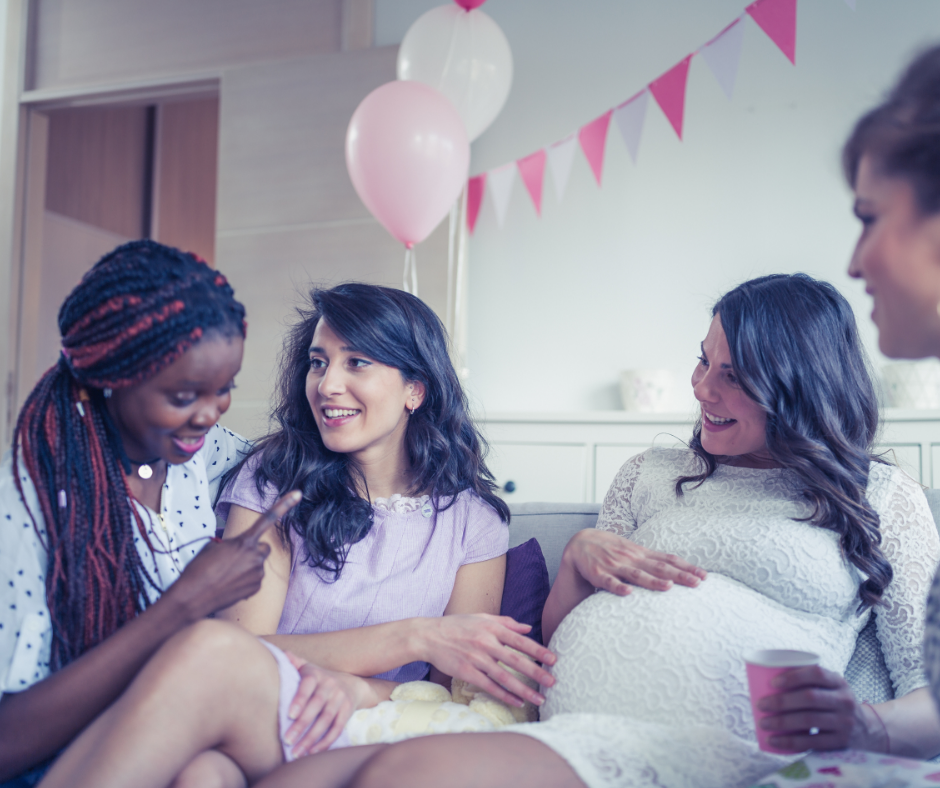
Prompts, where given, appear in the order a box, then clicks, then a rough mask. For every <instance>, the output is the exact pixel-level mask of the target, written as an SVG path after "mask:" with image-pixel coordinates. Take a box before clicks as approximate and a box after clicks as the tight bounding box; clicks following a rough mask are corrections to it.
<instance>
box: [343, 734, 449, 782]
mask: <svg viewBox="0 0 940 788" xmlns="http://www.w3.org/2000/svg"><path fill="white" fill-rule="evenodd" d="M408 744H409V742H408V741H404V742H399V743H398V744H393V745H389V746H388V747H383V748H382V749H381V750H379V751H378V752H377V753H376V754H375V755H373V756H372V757H371V758H369V760H368V761H366V762H365V763H364V764H363V765H362V767H361V768H360V769H359V771H358V772H356V775H355V777H353V779H352V782H350V783H349V788H390V787H391V786H396V785H409V786H413V788H419V787H420V786H421V785H423V782H422V781H421V780H420V779H419V777H420V776H421V775H424V776H428V777H430V775H429V774H428V771H429V770H428V764H427V763H426V762H425V761H424V759H422V758H417V759H416V758H415V754H414V753H412V752H411V749H412V748H411V747H408V746H406V745H408ZM432 779H433V778H432ZM438 785H440V783H438Z"/></svg>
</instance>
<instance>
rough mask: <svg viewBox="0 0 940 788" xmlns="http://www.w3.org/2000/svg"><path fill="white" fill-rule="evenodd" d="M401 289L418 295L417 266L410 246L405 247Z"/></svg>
mask: <svg viewBox="0 0 940 788" xmlns="http://www.w3.org/2000/svg"><path fill="white" fill-rule="evenodd" d="M401 289H402V290H404V291H405V292H406V293H411V295H413V296H416V295H418V266H417V264H416V258H415V250H414V249H413V248H411V247H408V248H406V249H405V270H404V272H403V273H402V277H401Z"/></svg>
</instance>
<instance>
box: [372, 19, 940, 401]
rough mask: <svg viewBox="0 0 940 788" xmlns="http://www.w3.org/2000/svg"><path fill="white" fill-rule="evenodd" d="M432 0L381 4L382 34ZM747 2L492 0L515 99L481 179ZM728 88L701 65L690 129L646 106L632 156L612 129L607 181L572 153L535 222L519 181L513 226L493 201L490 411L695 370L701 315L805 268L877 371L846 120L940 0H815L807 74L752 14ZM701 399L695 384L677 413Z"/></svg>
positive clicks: (697, 64) (482, 261)
mask: <svg viewBox="0 0 940 788" xmlns="http://www.w3.org/2000/svg"><path fill="white" fill-rule="evenodd" d="M437 4H438V3H436V2H433V0H432V2H427V1H426V0H376V29H375V36H376V43H377V44H390V43H396V42H397V41H400V39H401V36H402V35H403V34H404V32H405V31H406V30H407V28H408V25H409V24H410V23H411V22H412V21H413V20H414V19H415V18H417V16H418V15H419V14H420V13H421V12H423V11H424V10H426V9H427V8H429V7H433V6H434V5H437ZM745 5H746V2H745V0H709V2H708V3H702V2H700V0H656V2H640V1H639V0H633V1H632V2H614V1H613V0H577V2H574V0H490V2H488V3H486V5H485V6H484V7H483V10H484V11H486V12H487V13H489V14H490V15H491V16H492V17H493V18H494V19H495V20H496V22H497V23H498V24H499V25H500V27H502V29H503V31H504V32H505V33H506V35H507V37H508V39H509V41H510V44H511V46H512V49H513V54H514V58H515V78H514V84H513V89H512V92H511V94H510V97H509V101H508V103H507V106H506V107H505V109H504V110H503V112H502V114H501V115H500V117H499V118H498V119H497V120H496V122H495V123H494V124H493V126H492V127H491V128H490V129H489V130H488V131H487V132H485V133H484V134H483V136H481V137H480V138H479V140H477V142H475V143H474V145H473V158H472V164H471V172H472V173H477V172H481V171H484V170H486V169H489V168H491V167H494V166H497V165H499V164H502V163H504V162H508V161H511V160H512V159H514V158H518V157H521V156H524V155H526V154H528V153H531V152H533V151H535V150H536V149H538V148H539V147H542V146H544V145H547V144H549V143H552V142H554V141H556V140H558V139H560V138H562V137H563V136H565V135H567V134H568V133H570V132H572V131H575V130H576V129H577V128H578V127H579V126H580V125H583V124H584V123H586V122H588V121H590V120H592V119H593V118H594V117H596V116H597V115H599V114H601V113H602V112H604V111H605V110H607V109H609V108H610V107H612V106H614V105H615V104H617V103H619V102H621V101H623V100H624V99H626V98H628V97H630V96H631V95H633V94H634V93H635V92H636V91H637V90H639V89H640V88H642V87H643V86H644V85H645V84H647V83H648V82H649V81H651V80H652V79H654V78H655V77H657V76H659V75H660V74H661V73H662V72H663V71H665V70H666V69H668V68H670V67H671V66H672V65H674V64H675V63H677V62H678V61H679V60H681V59H682V58H683V57H684V56H685V55H687V54H689V52H691V51H692V50H694V49H696V48H697V47H698V46H700V45H701V44H703V43H705V42H706V41H707V40H708V39H709V38H711V37H712V36H713V35H715V34H717V33H718V32H719V31H720V30H721V29H722V28H723V27H724V26H725V25H726V24H728V23H729V22H730V21H731V20H732V19H734V18H735V17H737V16H738V15H739V14H740V13H741V12H742V11H743V9H744V6H745ZM745 24H746V25H747V29H746V31H745V36H744V48H743V52H742V57H741V66H740V71H739V74H738V82H737V87H736V90H735V94H734V98H733V100H732V101H730V102H729V101H728V100H727V99H726V98H725V96H724V94H723V93H722V91H721V89H720V88H719V86H718V84H717V83H716V81H715V80H714V78H713V76H712V74H711V72H710V71H709V69H708V66H707V65H706V64H705V62H704V61H703V60H702V59H701V58H700V57H696V58H693V60H692V67H691V70H690V73H689V82H688V92H687V99H686V121H685V134H684V141H683V142H681V143H680V142H679V141H678V140H677V139H676V137H675V134H674V133H673V131H672V129H671V128H670V127H669V126H668V124H667V122H666V120H665V118H664V116H663V115H662V113H661V112H660V111H659V108H658V107H656V106H654V104H653V102H652V101H651V102H650V106H649V110H648V114H647V120H646V126H645V130H644V134H643V139H642V142H641V145H640V154H639V162H638V164H637V166H634V165H633V164H632V163H631V161H630V158H629V155H628V154H627V153H626V149H625V147H624V145H623V142H622V140H621V139H620V136H619V132H618V131H617V130H616V128H615V126H614V125H613V124H612V125H611V129H610V135H609V137H608V146H607V160H606V163H605V166H604V176H603V187H602V188H601V189H598V188H597V186H596V185H595V183H594V180H593V176H592V175H591V173H590V170H589V168H588V166H587V164H586V162H585V160H584V159H583V157H582V156H581V154H580V151H579V152H578V154H577V155H576V158H575V164H574V168H573V170H572V174H571V179H570V182H569V186H568V191H567V193H566V195H565V198H564V201H563V203H562V204H558V202H557V201H556V198H555V194H554V186H553V183H552V181H551V176H550V175H549V174H546V182H545V194H544V199H543V215H542V218H541V220H539V219H538V218H536V216H535V212H534V210H533V208H532V205H531V202H530V201H529V198H528V195H527V194H526V193H525V190H524V188H523V186H522V184H521V182H520V181H517V183H516V188H515V192H514V195H513V198H512V202H511V203H510V207H509V212H508V218H507V221H506V225H505V227H504V228H503V229H498V228H497V226H496V220H495V214H494V212H493V207H492V204H491V202H490V198H489V195H487V197H486V199H485V201H484V204H483V209H482V211H481V215H480V220H479V223H478V226H477V230H476V234H475V235H474V237H473V239H472V241H471V246H470V256H471V273H470V326H469V352H468V355H469V367H470V373H471V375H470V380H469V386H470V389H471V392H472V393H473V395H474V396H475V398H476V399H477V401H478V403H479V405H480V407H481V408H482V409H483V410H486V411H489V412H494V411H505V410H524V411H533V410H537V411H557V410H592V409H606V408H616V407H618V401H617V393H616V384H617V376H618V371H619V370H620V369H624V368H633V367H665V368H669V369H671V370H673V371H674V373H675V374H676V376H677V378H678V379H679V380H680V381H683V382H684V381H685V380H687V378H688V376H689V374H690V373H691V369H692V366H693V364H694V361H695V355H696V353H697V346H698V342H699V341H700V340H701V339H702V337H703V336H704V332H705V328H706V326H707V322H708V310H709V309H710V306H711V304H712V303H713V302H714V300H715V299H716V298H717V297H718V296H720V295H721V293H723V292H724V291H726V290H728V289H729V288H731V287H733V286H734V285H736V284H738V283H739V282H741V281H743V280H744V279H747V278H750V277H753V276H757V275H761V274H765V273H773V272H793V271H806V272H807V273H810V274H812V275H814V276H817V277H821V278H824V279H828V280H830V281H832V282H833V283H835V284H836V285H837V286H838V287H839V288H840V289H841V290H842V292H843V293H844V294H845V295H846V297H848V298H849V300H850V301H851V303H852V304H853V306H854V307H855V309H856V314H857V315H858V317H859V321H860V324H861V325H862V331H863V335H864V337H865V341H866V344H867V345H868V347H869V349H870V350H871V351H872V355H873V358H874V361H875V364H876V366H877V365H880V364H881V363H883V361H884V359H883V358H881V357H880V356H879V355H878V354H877V351H876V348H875V338H874V331H873V329H872V327H871V324H870V321H869V318H868V314H869V312H870V304H869V303H868V298H867V297H866V296H865V295H864V293H863V291H862V287H861V286H860V284H859V283H857V282H852V281H850V280H849V279H848V278H847V276H846V275H845V267H846V265H847V262H848V257H849V254H850V252H851V249H852V246H853V243H854V240H855V237H856V233H857V227H856V223H855V221H854V219H853V218H852V217H851V214H850V204H851V197H850V194H849V191H848V190H847V188H846V186H845V185H844V183H843V181H842V177H841V173H840V169H839V151H840V147H841V144H842V142H843V141H844V139H845V137H846V135H847V133H848V131H849V130H850V128H851V126H852V123H853V122H854V120H855V119H856V118H857V117H858V115H859V114H860V113H861V112H862V111H864V110H865V109H866V108H868V107H869V106H871V105H872V104H873V103H874V102H875V101H877V100H878V99H879V97H880V96H881V95H882V94H883V92H884V90H885V89H886V88H887V87H889V86H890V84H891V83H892V81H893V80H894V79H895V77H896V75H897V73H898V71H899V69H900V68H901V67H902V66H903V64H904V63H905V62H906V60H907V59H908V58H909V56H910V55H911V54H912V53H913V52H915V51H916V50H917V49H918V48H919V47H920V46H922V45H924V44H926V43H929V42H930V41H932V40H933V41H936V40H940V3H937V2H936V0H905V1H904V2H898V0H858V10H857V11H854V12H853V11H852V10H851V9H850V8H849V6H848V5H847V3H846V2H844V0H804V2H801V3H800V4H799V12H798V32H797V56H796V62H797V65H796V67H794V66H792V65H791V64H790V63H789V61H787V60H786V58H785V57H784V56H783V55H782V54H781V53H780V51H779V50H778V49H777V48H776V46H775V45H774V44H773V43H772V42H771V41H770V39H768V38H767V37H766V36H765V35H764V34H763V33H762V32H761V31H760V30H759V29H758V28H757V26H756V25H755V24H754V23H753V22H752V21H751V20H747V21H746V22H745ZM687 403H688V394H687V393H686V387H685V386H684V384H683V385H682V392H681V393H678V394H677V397H676V402H675V405H676V407H683V408H684V407H685V406H686V404H687Z"/></svg>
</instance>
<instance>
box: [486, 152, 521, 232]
mask: <svg viewBox="0 0 940 788" xmlns="http://www.w3.org/2000/svg"><path fill="white" fill-rule="evenodd" d="M515 181H516V163H515V162H513V163H512V164H506V165H505V166H503V167H497V168H496V169H495V170H490V171H489V172H488V173H487V174H486V184H487V186H489V187H490V194H491V195H492V196H493V207H494V208H495V209H496V224H498V225H499V226H500V227H502V226H503V222H504V221H506V211H507V210H509V198H510V197H511V196H512V185H513V183H515Z"/></svg>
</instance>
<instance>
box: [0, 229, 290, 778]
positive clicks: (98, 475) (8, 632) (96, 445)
mask: <svg viewBox="0 0 940 788" xmlns="http://www.w3.org/2000/svg"><path fill="white" fill-rule="evenodd" d="M245 327H246V324H245V310H244V307H242V305H241V304H240V303H239V302H238V301H236V300H235V297H234V292H233V291H232V288H231V287H230V286H229V284H228V283H227V281H226V279H225V277H224V276H222V275H221V274H220V273H218V272H217V271H214V270H213V269H211V268H210V267H209V266H208V265H206V264H205V263H204V262H202V261H201V260H199V259H198V258H196V257H195V256H193V255H191V254H186V253H183V252H180V251H178V250H176V249H171V248H169V247H166V246H162V245H160V244H158V243H155V242H152V241H135V242H132V243H129V244H126V245H124V246H122V247H119V248H118V249H116V250H114V251H113V252H111V253H110V254H108V255H106V256H105V257H104V258H103V259H102V260H100V261H99V262H98V263H97V264H96V265H95V266H94V267H93V268H92V269H91V270H90V271H89V272H88V273H87V274H86V275H85V277H84V278H83V279H82V281H81V283H80V284H79V285H78V286H77V287H76V288H75V289H74V290H73V291H72V293H71V294H70V295H69V297H68V298H67V299H66V300H65V303H64V304H63V305H62V308H61V310H60V312H59V329H60V332H61V336H62V355H61V357H60V358H59V360H58V362H57V363H56V364H55V365H54V366H53V367H52V368H51V369H49V370H48V371H47V372H46V373H45V375H43V377H42V379H41V380H40V381H39V383H38V384H37V385H36V387H35V388H34V389H33V391H32V393H31V394H30V395H29V397H28V398H27V400H26V403H25V405H24V406H23V409H22V412H21V413H20V415H19V419H18V421H17V424H16V430H15V432H14V438H13V450H12V451H11V452H8V453H7V455H6V456H5V458H4V460H3V462H2V465H0V781H9V780H11V779H12V783H7V782H3V785H8V784H9V785H16V786H27V785H33V784H35V783H36V782H37V781H38V779H39V778H40V777H41V776H42V774H43V772H44V771H45V765H46V762H47V761H48V760H49V759H51V758H52V757H53V756H55V755H56V754H57V753H58V752H59V751H60V750H61V749H62V748H63V747H64V746H65V745H66V744H68V743H69V741H71V740H72V739H73V738H74V737H75V736H76V735H77V734H78V733H79V732H80V731H81V730H82V729H84V728H85V727H86V726H87V725H88V724H89V723H90V722H91V721H92V720H93V719H94V718H95V717H96V716H97V715H98V714H99V713H100V712H101V711H102V710H103V709H104V708H106V707H107V706H109V705H110V704H111V703H112V702H113V701H114V700H115V698H117V697H118V696H119V695H121V693H122V692H123V691H124V690H125V688H126V687H127V685H128V684H129V683H130V681H131V680H132V679H133V678H134V676H135V675H136V674H137V672H138V671H139V670H140V668H141V667H142V666H143V665H144V664H145V663H146V662H147V660H148V659H149V658H150V657H151V656H152V655H153V654H154V653H155V652H156V651H157V649H158V648H159V647H160V646H162V645H163V644H164V643H165V642H166V641H167V640H168V639H170V638H171V637H172V636H173V635H175V634H176V633H178V632H180V630H183V629H184V628H186V627H187V625H189V624H192V623H194V622H197V621H199V620H200V619H203V618H205V617H206V616H210V615H212V614H214V613H215V612H216V611H218V610H220V609H223V608H225V607H228V606H229V605H231V604H233V603H234V602H237V601H239V600H241V599H244V598H246V597H248V596H251V595H252V594H254V593H255V592H256V591H257V589H258V588H259V586H260V583H261V579H262V576H263V572H264V570H263V563H264V559H265V557H266V556H267V553H268V548H267V546H266V545H264V544H259V542H258V539H259V536H260V534H261V532H262V531H263V530H264V529H265V528H266V527H268V526H269V525H271V524H272V523H273V522H274V521H275V520H276V519H277V517H279V516H281V515H282V514H284V513H285V512H286V511H287V510H288V509H289V508H290V505H291V499H290V496H285V497H284V499H282V500H281V501H280V502H279V503H278V506H277V508H276V509H275V510H272V511H271V512H269V513H268V514H266V515H264V516H263V517H262V518H260V519H259V521H258V523H257V524H256V527H254V528H252V529H250V530H249V532H247V533H246V536H245V538H242V539H238V540H231V541H227V542H225V543H213V540H212V537H213V534H214V531H215V518H214V515H213V513H212V494H213V492H212V490H211V487H212V486H213V483H215V484H217V483H218V479H219V478H220V477H221V476H222V474H223V473H224V472H225V471H226V470H227V469H229V468H231V467H233V466H234V465H235V463H236V462H237V461H238V460H239V458H240V456H241V454H242V452H243V443H244V442H243V441H242V440H241V439H240V438H238V437H237V436H236V435H234V434H233V433H231V432H229V431H228V430H225V429H222V428H221V427H219V426H218V425H217V422H218V419H219V417H220V416H221V415H222V414H223V413H225V411H226V410H227V409H228V406H229V402H230V399H231V390H232V388H233V386H234V377H235V374H236V373H237V372H238V370H239V368H240V366H241V359H242V348H243V343H244V337H245ZM203 548H205V549H203ZM164 592H165V593H164ZM262 651H263V649H262ZM269 661H271V662H272V665H273V661H272V660H270V659H269ZM15 775H20V776H19V777H18V778H15ZM14 778H15V779H14Z"/></svg>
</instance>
